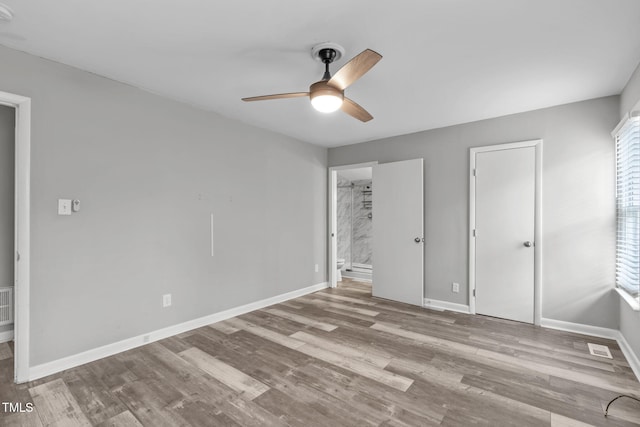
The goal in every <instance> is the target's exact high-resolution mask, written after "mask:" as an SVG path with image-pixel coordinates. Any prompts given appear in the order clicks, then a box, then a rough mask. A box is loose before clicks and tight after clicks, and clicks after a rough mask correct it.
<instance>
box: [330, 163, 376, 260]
mask: <svg viewBox="0 0 640 427" xmlns="http://www.w3.org/2000/svg"><path fill="white" fill-rule="evenodd" d="M351 184H353V230H352V229H351V200H352V199H351V191H352V188H351ZM372 189H373V188H372V183H371V180H370V179H368V180H360V181H353V183H352V182H350V181H348V180H345V179H343V178H341V177H340V176H339V175H338V206H337V211H338V212H337V213H338V245H337V246H338V258H344V259H345V261H346V267H349V266H350V265H351V261H352V260H351V254H352V253H353V262H354V263H357V264H366V265H371V264H372V247H371V231H372V229H371V224H372V211H371V203H370V202H371V199H372V194H373V193H367V192H369V191H372ZM352 233H353V251H351V250H350V249H351V234H352Z"/></svg>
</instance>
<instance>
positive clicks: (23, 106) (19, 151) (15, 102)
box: [0, 92, 31, 383]
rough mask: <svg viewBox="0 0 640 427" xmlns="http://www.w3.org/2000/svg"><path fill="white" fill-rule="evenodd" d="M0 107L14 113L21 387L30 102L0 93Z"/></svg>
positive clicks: (17, 373) (25, 365)
mask: <svg viewBox="0 0 640 427" xmlns="http://www.w3.org/2000/svg"><path fill="white" fill-rule="evenodd" d="M0 104H2V105H7V106H9V107H13V108H15V110H16V111H15V117H16V119H15V120H16V127H15V141H16V142H15V143H16V146H15V147H16V149H15V157H16V160H15V166H16V170H15V241H14V248H15V250H16V258H15V264H14V266H15V270H14V278H15V289H14V295H15V310H14V313H15V323H14V341H15V348H14V379H15V381H16V382H17V383H23V382H26V381H28V380H29V284H30V282H29V280H30V279H29V273H30V264H29V263H30V237H29V236H30V211H29V209H30V202H29V201H30V190H31V183H30V176H31V172H30V168H31V98H27V97H24V96H20V95H15V94H12V93H7V92H0ZM17 254H20V257H19V259H18V256H17Z"/></svg>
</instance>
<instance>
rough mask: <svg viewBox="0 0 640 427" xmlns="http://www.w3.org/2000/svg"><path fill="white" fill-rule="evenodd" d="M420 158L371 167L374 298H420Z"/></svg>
mask: <svg viewBox="0 0 640 427" xmlns="http://www.w3.org/2000/svg"><path fill="white" fill-rule="evenodd" d="M422 185H423V177H422V159H414V160H406V161H402V162H393V163H385V164H380V165H375V166H373V188H374V192H373V266H374V268H373V284H372V293H373V296H374V297H380V298H386V299H390V300H394V301H399V302H404V303H407V304H413V305H419V306H422V305H423V298H424V283H423V282H424V267H423V263H424V239H423V237H424V236H423V227H424V213H423V202H422V198H423V190H422Z"/></svg>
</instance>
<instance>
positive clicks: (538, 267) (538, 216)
mask: <svg viewBox="0 0 640 427" xmlns="http://www.w3.org/2000/svg"><path fill="white" fill-rule="evenodd" d="M542 142H543V141H542V139H533V140H529V141H521V142H512V143H508V144H497V145H489V146H483V147H473V148H471V149H470V151H469V154H470V155H469V157H470V159H469V312H470V313H471V314H476V297H475V296H474V295H475V290H476V274H475V271H476V245H475V236H474V230H475V228H476V180H475V174H474V171H475V169H476V154H478V153H486V152H489V151H500V150H512V149H515V148H526V147H534V148H535V156H536V166H535V187H536V188H535V208H534V209H535V212H534V217H535V221H534V248H533V249H534V251H533V253H534V264H533V323H534V325H540V319H541V318H542V249H543V242H542Z"/></svg>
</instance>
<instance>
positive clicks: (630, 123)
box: [611, 111, 640, 311]
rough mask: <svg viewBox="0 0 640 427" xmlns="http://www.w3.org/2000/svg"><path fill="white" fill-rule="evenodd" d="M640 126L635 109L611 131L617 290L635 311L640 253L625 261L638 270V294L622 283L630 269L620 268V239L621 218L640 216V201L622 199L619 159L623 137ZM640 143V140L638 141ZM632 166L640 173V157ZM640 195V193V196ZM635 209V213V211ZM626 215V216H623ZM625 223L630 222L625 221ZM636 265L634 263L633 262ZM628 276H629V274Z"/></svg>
mask: <svg viewBox="0 0 640 427" xmlns="http://www.w3.org/2000/svg"><path fill="white" fill-rule="evenodd" d="M639 126H640V111H634V112H632V113H629V114H627V115H626V116H625V117H624V118H623V119H622V120H621V121H620V124H618V126H616V128H615V129H614V130H613V132H612V133H611V134H612V136H613V139H614V142H615V150H616V158H615V159H616V280H615V282H616V288H615V289H616V291H617V292H618V294H620V296H621V297H622V298H623V299H624V300H625V301H626V302H627V303H628V304H629V305H630V306H631V308H632V309H633V310H635V311H638V310H640V254H639V255H638V258H639V259H638V260H636V261H632V262H631V263H625V264H627V265H626V266H625V267H629V265H628V264H631V268H632V270H633V269H635V270H636V276H637V279H636V280H635V281H637V284H636V286H637V291H636V295H633V294H632V293H630V292H629V290H628V289H626V288H625V287H624V286H622V285H621V284H620V280H619V272H620V270H628V268H624V269H621V268H620V264H621V261H620V259H621V258H620V252H619V249H620V240H622V239H624V238H625V237H626V234H625V235H624V236H621V228H620V225H621V221H620V219H621V218H623V219H625V220H626V219H627V218H628V216H629V215H625V212H626V211H631V215H636V216H639V217H640V203H638V202H636V203H635V205H633V204H632V203H629V204H628V205H627V204H626V203H625V202H623V201H621V200H620V197H619V196H620V188H619V183H620V180H621V178H624V177H623V176H620V174H621V171H620V167H619V166H620V159H619V155H620V153H621V152H622V149H621V147H620V141H621V138H622V137H623V136H624V135H625V134H626V133H627V132H628V131H630V130H635V131H636V132H637V131H638V127H639ZM638 143H639V144H640V142H638ZM635 163H637V165H636V164H635ZM632 167H637V169H638V173H639V174H640V157H637V158H636V161H635V162H634V164H633V166H632ZM628 171H629V168H628V167H626V168H625V172H626V173H627V175H628ZM637 187H638V188H637V190H636V191H639V192H640V184H637ZM638 197H640V195H639V196H638ZM626 199H629V195H627V197H626ZM621 205H625V206H621ZM634 211H635V213H634ZM623 215H624V216H623ZM625 224H628V223H627V222H626V221H625ZM636 224H637V225H636V227H637V228H636V230H637V231H636V233H637V235H636V236H635V237H636V239H637V240H640V218H639V219H637V220H636ZM634 263H635V264H636V265H633V264H634ZM627 277H628V276H627Z"/></svg>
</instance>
